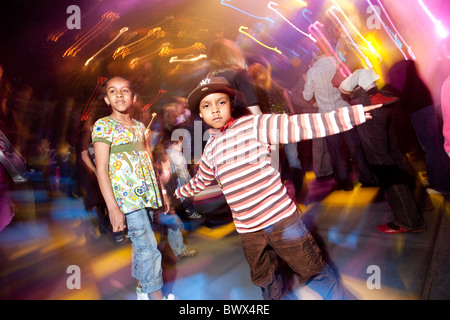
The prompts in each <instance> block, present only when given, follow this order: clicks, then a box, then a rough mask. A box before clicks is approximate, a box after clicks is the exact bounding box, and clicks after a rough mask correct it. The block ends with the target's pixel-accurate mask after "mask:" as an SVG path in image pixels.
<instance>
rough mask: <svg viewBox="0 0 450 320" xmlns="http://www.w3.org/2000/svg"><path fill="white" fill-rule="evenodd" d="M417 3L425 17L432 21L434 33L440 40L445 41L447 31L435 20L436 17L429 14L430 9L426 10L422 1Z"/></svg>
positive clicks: (419, 0) (418, 0)
mask: <svg viewBox="0 0 450 320" xmlns="http://www.w3.org/2000/svg"><path fill="white" fill-rule="evenodd" d="M417 2H419V4H420V6H421V7H422V9H423V11H425V13H426V14H427V16H428V17H429V18H430V19H431V21H433V23H434V26H435V28H436V32H437V34H438V35H439V37H441V38H442V39H445V38H447V37H448V34H449V31H448V30H447V29H446V28H445V27H444V26H443V25H442V22H441V21H439V20H438V19H436V17H435V16H434V15H433V14H432V13H431V11H430V9H428V8H427V6H426V5H425V4H424V3H423V1H422V0H417Z"/></svg>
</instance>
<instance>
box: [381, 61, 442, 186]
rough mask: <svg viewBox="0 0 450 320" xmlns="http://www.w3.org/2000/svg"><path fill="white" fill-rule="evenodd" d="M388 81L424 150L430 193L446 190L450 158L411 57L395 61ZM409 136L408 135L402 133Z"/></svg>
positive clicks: (428, 96)
mask: <svg viewBox="0 0 450 320" xmlns="http://www.w3.org/2000/svg"><path fill="white" fill-rule="evenodd" d="M388 77H389V84H390V85H391V86H392V87H393V88H394V89H395V90H396V91H395V94H396V95H397V96H398V97H400V99H399V100H400V101H399V104H400V109H401V111H403V112H405V113H406V115H407V117H408V118H409V121H410V123H411V124H412V127H413V128H414V132H415V133H416V136H417V139H418V141H419V143H420V146H421V147H422V149H423V152H424V153H425V164H426V172H427V176H428V182H429V189H428V190H429V192H430V193H436V192H437V193H444V194H446V193H450V159H449V157H448V156H447V154H446V153H445V150H444V141H443V138H442V129H441V125H440V123H439V119H438V116H437V112H436V110H435V107H434V103H433V98H432V96H431V92H430V90H429V89H428V87H427V85H426V84H425V82H424V81H423V80H422V79H421V77H420V75H419V72H418V70H417V67H416V63H415V62H414V61H413V60H402V61H399V62H397V63H395V64H394V65H393V66H392V67H391V68H390V69H389V72H388ZM406 138H407V139H410V137H406Z"/></svg>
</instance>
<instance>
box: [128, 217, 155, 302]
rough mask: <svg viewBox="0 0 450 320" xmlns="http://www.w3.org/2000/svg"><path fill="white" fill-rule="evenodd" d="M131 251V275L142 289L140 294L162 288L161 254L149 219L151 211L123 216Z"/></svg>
mask: <svg viewBox="0 0 450 320" xmlns="http://www.w3.org/2000/svg"><path fill="white" fill-rule="evenodd" d="M125 217H126V220H127V228H128V233H127V237H128V238H130V240H131V243H132V246H133V251H132V264H131V274H132V276H133V277H134V278H135V279H137V280H138V281H139V283H140V285H141V287H142V292H144V293H152V292H155V291H157V290H159V289H161V288H162V286H163V279H162V269H161V252H159V250H158V244H157V242H156V238H155V234H154V233H153V230H152V226H151V223H150V219H153V211H149V212H147V210H146V209H140V210H137V211H133V212H130V213H128V214H126V215H125Z"/></svg>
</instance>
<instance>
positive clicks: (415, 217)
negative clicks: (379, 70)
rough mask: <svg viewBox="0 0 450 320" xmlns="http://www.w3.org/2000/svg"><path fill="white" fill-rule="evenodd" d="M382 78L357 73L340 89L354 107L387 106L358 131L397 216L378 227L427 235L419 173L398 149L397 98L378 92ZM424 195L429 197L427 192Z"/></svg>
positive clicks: (363, 70) (368, 73)
mask: <svg viewBox="0 0 450 320" xmlns="http://www.w3.org/2000/svg"><path fill="white" fill-rule="evenodd" d="M379 78H380V77H379V76H378V75H377V74H376V73H375V72H374V71H373V70H368V69H358V70H356V71H355V72H354V73H353V74H352V75H351V76H349V77H348V78H346V79H345V80H344V81H343V82H342V83H341V85H340V86H339V90H341V92H343V93H345V94H347V95H349V96H350V103H351V104H354V103H355V104H356V103H357V104H362V105H363V106H367V105H370V104H371V100H374V99H376V100H378V101H384V102H385V104H384V105H383V107H382V108H380V109H376V110H373V111H372V112H371V114H372V119H369V120H367V121H366V123H364V124H363V125H361V126H359V127H358V130H359V133H360V138H361V143H362V145H363V147H364V151H365V153H366V154H367V159H368V161H369V164H370V165H371V167H372V169H373V172H374V173H375V175H376V177H377V179H378V182H379V184H380V187H381V188H382V190H383V191H384V192H385V194H386V198H387V201H388V203H389V206H390V208H391V210H392V213H393V214H394V218H393V220H392V221H391V222H388V223H385V224H381V225H378V226H377V227H376V229H377V230H378V231H379V232H381V233H386V234H391V233H405V232H421V231H425V229H426V224H425V221H424V219H423V217H422V212H421V210H420V205H419V204H420V203H421V199H420V198H419V199H416V197H415V194H416V193H417V194H418V197H419V195H420V192H419V191H420V190H417V189H416V183H415V182H416V179H415V177H416V173H415V170H414V168H413V167H412V166H411V164H410V163H409V161H408V159H407V158H406V155H405V154H404V152H403V151H402V150H401V149H400V148H399V145H398V136H397V134H396V131H395V127H396V125H397V124H396V122H395V117H394V115H393V102H395V101H396V100H398V98H396V97H387V96H385V95H383V92H384V91H383V89H381V92H379V91H378V88H377V85H376V81H377V80H378V79H379ZM384 93H385V94H387V93H386V92H384ZM422 189H423V187H422ZM423 191H424V190H423ZM422 195H423V196H424V197H428V195H427V194H426V192H423V193H422ZM426 200H428V201H429V199H425V200H424V201H426Z"/></svg>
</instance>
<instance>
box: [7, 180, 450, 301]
mask: <svg viewBox="0 0 450 320" xmlns="http://www.w3.org/2000/svg"><path fill="white" fill-rule="evenodd" d="M307 182H308V188H309V198H310V200H311V202H310V204H309V205H308V206H306V207H305V206H303V207H301V208H300V209H301V210H302V212H303V217H304V221H305V223H306V224H307V226H308V227H309V228H310V230H311V232H312V233H313V235H314V236H315V238H316V240H317V241H318V243H319V244H320V246H321V248H322V251H323V253H324V256H325V257H326V258H327V260H328V262H329V263H330V265H331V266H332V268H333V269H334V270H335V271H336V272H337V274H338V275H339V277H340V279H341V280H342V283H343V285H344V287H345V289H346V291H347V293H348V296H349V298H351V299H360V300H370V299H382V300H406V299H407V300H410V299H450V281H449V277H448V276H447V274H446V273H447V271H448V270H449V267H450V252H449V246H448V244H449V240H448V234H449V232H450V205H449V202H448V199H447V201H445V198H444V197H443V196H442V195H431V199H432V202H433V206H434V209H433V210H430V211H426V212H425V213H424V218H425V220H426V222H427V225H428V227H427V230H426V231H425V232H422V233H410V234H400V235H385V234H381V233H379V232H377V231H376V229H375V227H376V226H377V225H378V224H381V223H385V222H388V221H390V219H391V213H390V209H389V207H388V204H387V202H386V201H385V200H384V197H383V195H380V193H379V190H378V188H362V187H361V186H360V185H356V187H355V189H354V190H353V191H348V192H345V191H333V190H332V181H322V182H316V181H315V179H314V177H313V176H312V174H311V173H309V174H308V175H307ZM16 196H18V197H27V196H30V194H29V193H28V195H27V192H26V191H20V192H19V193H18V194H17V195H16ZM31 197H34V199H33V200H34V201H33V204H32V205H34V206H35V208H34V209H35V211H34V212H35V217H18V218H17V219H16V220H14V221H13V222H12V223H11V224H10V225H9V226H8V227H7V228H5V229H4V230H2V231H1V232H0V266H1V267H0V299H52V300H53V299H64V300H66V299H88V300H91V299H93V300H96V299H104V300H115V299H121V300H122V299H126V300H134V299H136V294H135V287H136V282H135V280H134V279H133V278H132V277H131V270H130V264H131V245H130V242H129V241H128V240H127V239H125V240H124V241H123V242H120V243H115V242H114V241H112V238H111V237H105V236H103V237H99V236H98V234H97V232H96V230H97V229H96V226H95V219H94V217H93V216H92V214H90V213H88V212H86V210H85V209H84V204H83V202H82V200H80V199H78V198H74V197H68V196H65V195H62V194H57V195H52V196H49V195H48V194H47V193H46V192H45V191H36V190H34V191H33V192H32V195H31ZM201 222H202V221H201V220H196V221H195V223H186V225H185V227H186V231H185V242H186V243H187V244H188V245H189V246H190V247H193V248H196V249H198V254H197V255H196V256H194V257H191V258H186V259H184V260H181V261H177V260H176V259H175V257H174V256H173V254H172V253H171V251H170V248H169V246H168V244H167V241H166V238H165V236H164V235H163V234H159V233H158V234H157V236H158V240H159V245H160V249H161V251H162V252H163V270H164V280H165V285H164V288H163V291H164V292H165V293H169V292H171V293H173V294H175V295H176V297H177V298H178V299H183V300H201V299H208V300H216V299H221V300H247V299H252V300H253V299H254V300H260V299H262V297H261V293H260V289H259V288H257V287H255V286H254V285H253V284H252V283H251V280H250V271H249V267H248V265H247V262H246V261H245V258H244V255H243V251H242V248H241V245H240V240H239V236H238V234H237V233H236V231H235V230H234V228H233V225H232V224H225V225H221V226H216V227H215V228H208V227H205V226H204V225H202V223H201ZM74 270H75V271H74ZM76 276H79V277H78V278H75V277H76ZM285 278H286V281H287V283H288V285H289V287H290V288H291V289H292V290H293V292H294V293H295V294H296V295H297V297H298V298H300V299H318V298H319V297H318V295H317V293H315V292H313V291H312V290H310V289H309V288H308V287H307V286H303V287H300V286H299V285H298V282H297V281H296V278H295V275H293V274H290V273H289V272H288V271H286V272H285Z"/></svg>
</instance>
